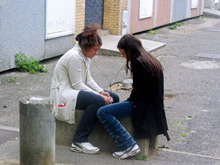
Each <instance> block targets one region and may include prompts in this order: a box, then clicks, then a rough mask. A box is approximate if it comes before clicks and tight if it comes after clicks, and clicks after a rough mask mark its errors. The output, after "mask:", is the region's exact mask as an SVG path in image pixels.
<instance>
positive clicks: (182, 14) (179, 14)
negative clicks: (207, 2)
mask: <svg viewBox="0 0 220 165" xmlns="http://www.w3.org/2000/svg"><path fill="white" fill-rule="evenodd" d="M129 1H130V6H131V7H130V8H128V9H129V12H130V17H129V18H130V20H129V22H130V28H129V30H128V32H130V33H137V32H141V31H146V30H150V29H153V28H156V27H159V26H162V25H166V24H170V23H173V22H178V21H181V20H184V19H187V18H192V17H196V16H199V15H202V13H203V7H204V0H198V6H197V8H193V9H192V8H191V1H192V0H153V6H152V16H151V17H147V18H143V19H140V18H139V10H140V1H141V0H129ZM148 2H150V0H148Z"/></svg>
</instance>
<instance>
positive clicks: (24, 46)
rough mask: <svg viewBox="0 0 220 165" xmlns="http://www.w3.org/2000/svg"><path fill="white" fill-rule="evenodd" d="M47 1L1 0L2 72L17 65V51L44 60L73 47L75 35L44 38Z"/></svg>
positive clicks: (0, 56)
mask: <svg viewBox="0 0 220 165" xmlns="http://www.w3.org/2000/svg"><path fill="white" fill-rule="evenodd" d="M45 4H46V1H45V0H38V1H36V0H28V1H26V0H17V1H15V0H1V1H0V72H1V71H5V70H8V69H11V68H14V67H15V64H14V61H15V59H14V55H15V54H16V53H19V52H22V53H25V54H26V55H27V56H29V57H30V56H33V57H34V58H36V59H40V60H42V59H46V58H49V57H54V56H57V55H61V54H63V53H65V52H66V51H67V50H68V49H69V48H71V47H72V45H73V35H70V36H66V37H60V38H55V39H50V40H45V36H46V25H45V23H46V20H45V18H46V14H45Z"/></svg>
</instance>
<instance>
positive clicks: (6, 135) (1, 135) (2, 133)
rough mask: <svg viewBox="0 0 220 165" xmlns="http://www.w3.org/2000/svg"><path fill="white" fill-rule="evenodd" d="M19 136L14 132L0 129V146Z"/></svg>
mask: <svg viewBox="0 0 220 165" xmlns="http://www.w3.org/2000/svg"><path fill="white" fill-rule="evenodd" d="M18 136H19V133H18V132H16V131H10V130H4V129H0V145H1V144H3V143H5V142H7V141H9V140H11V139H14V138H16V137H18Z"/></svg>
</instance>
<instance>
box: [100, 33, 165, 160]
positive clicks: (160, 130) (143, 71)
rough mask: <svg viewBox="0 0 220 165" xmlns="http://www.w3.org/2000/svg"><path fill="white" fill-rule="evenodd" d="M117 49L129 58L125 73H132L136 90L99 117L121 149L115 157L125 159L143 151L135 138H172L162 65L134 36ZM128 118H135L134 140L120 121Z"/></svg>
mask: <svg viewBox="0 0 220 165" xmlns="http://www.w3.org/2000/svg"><path fill="white" fill-rule="evenodd" d="M117 48H118V49H119V51H120V52H121V53H122V56H123V57H124V58H125V59H126V71H127V72H128V70H130V71H131V73H132V76H133V89H132V91H131V94H130V96H129V98H128V99H127V100H126V101H123V102H120V103H116V104H112V105H107V106H104V107H101V108H100V109H99V110H98V112H97V116H98V118H99V120H100V121H101V122H102V124H103V125H104V127H105V129H106V131H107V132H108V133H109V135H110V136H111V137H112V138H113V140H114V142H115V143H116V145H117V147H118V151H116V152H114V153H113V156H114V157H116V158H120V159H125V158H127V157H130V156H134V155H136V154H137V153H138V152H139V151H140V148H139V146H138V144H137V143H136V141H135V140H134V139H143V138H152V137H155V136H157V135H159V134H164V135H165V136H166V137H167V140H169V136H168V133H167V130H168V126H167V121H166V115H165V111H164V103H163V95H164V82H163V68H162V65H161V63H160V62H159V61H158V60H157V59H156V58H155V57H154V56H153V55H151V54H150V53H149V52H147V51H146V50H145V49H144V48H143V46H142V43H141V41H140V40H139V39H137V38H136V37H134V36H133V35H131V34H126V35H124V36H123V37H122V38H121V39H120V41H119V42H118V45H117ZM128 116H131V117H132V123H133V126H134V138H133V137H132V136H131V135H130V134H129V133H128V132H127V130H126V129H125V128H124V127H123V126H122V125H121V123H120V122H119V121H118V119H120V118H123V117H128Z"/></svg>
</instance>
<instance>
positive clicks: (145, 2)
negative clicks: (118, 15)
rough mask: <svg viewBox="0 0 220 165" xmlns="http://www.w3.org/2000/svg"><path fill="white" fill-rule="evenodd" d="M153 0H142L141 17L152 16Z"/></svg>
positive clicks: (140, 6)
mask: <svg viewBox="0 0 220 165" xmlns="http://www.w3.org/2000/svg"><path fill="white" fill-rule="evenodd" d="M152 13H153V0H140V3H139V19H143V18H148V17H152Z"/></svg>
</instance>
